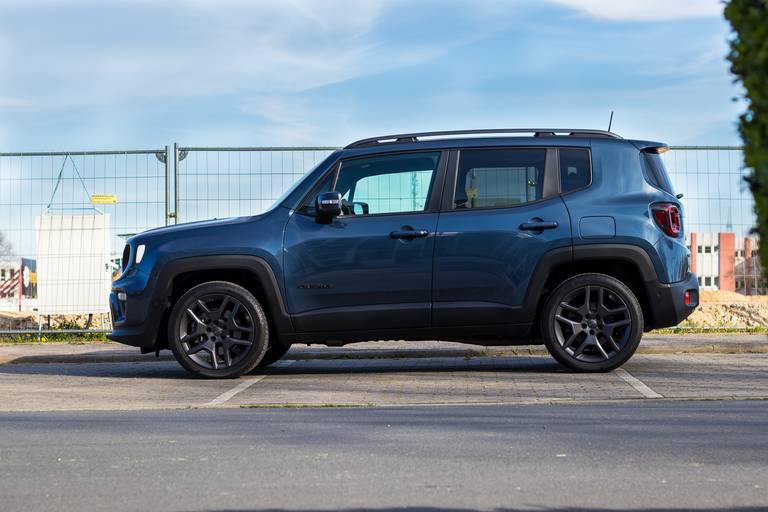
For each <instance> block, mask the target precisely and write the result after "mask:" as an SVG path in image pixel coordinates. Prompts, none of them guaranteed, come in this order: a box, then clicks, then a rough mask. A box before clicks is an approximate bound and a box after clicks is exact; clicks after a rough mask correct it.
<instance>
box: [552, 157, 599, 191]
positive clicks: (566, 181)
mask: <svg viewBox="0 0 768 512" xmlns="http://www.w3.org/2000/svg"><path fill="white" fill-rule="evenodd" d="M559 151H560V190H561V191H562V192H570V191H571V190H577V189H580V188H584V187H586V186H588V185H589V182H590V179H591V178H590V168H589V151H587V150H586V149H560V150H559Z"/></svg>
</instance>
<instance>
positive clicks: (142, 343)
mask: <svg viewBox="0 0 768 512" xmlns="http://www.w3.org/2000/svg"><path fill="white" fill-rule="evenodd" d="M123 293H125V294H126V296H127V297H126V298H127V300H120V299H119V297H118V295H119V294H123ZM165 306H166V305H165V304H164V303H163V302H162V298H153V297H151V296H150V294H149V293H148V292H146V291H145V292H144V293H139V294H130V293H126V292H125V290H123V289H120V288H115V289H113V290H112V293H110V294H109V308H110V311H111V313H112V319H113V323H114V325H113V329H112V332H111V333H109V334H108V335H107V338H109V339H110V340H112V341H116V342H118V343H122V344H124V345H130V346H132V347H140V348H142V349H146V350H155V349H157V348H158V347H159V348H163V343H164V341H165V333H164V332H163V331H164V329H163V319H164V313H165V310H166V307H165Z"/></svg>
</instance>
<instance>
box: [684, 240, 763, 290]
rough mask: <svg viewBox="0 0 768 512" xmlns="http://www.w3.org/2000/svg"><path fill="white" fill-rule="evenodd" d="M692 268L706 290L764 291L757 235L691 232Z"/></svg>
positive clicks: (687, 242) (687, 243)
mask: <svg viewBox="0 0 768 512" xmlns="http://www.w3.org/2000/svg"><path fill="white" fill-rule="evenodd" d="M685 242H686V245H687V246H688V248H689V249H690V250H691V262H690V263H691V270H692V271H693V272H695V273H696V274H697V275H698V277H699V286H700V287H701V288H702V289H704V290H723V291H731V292H738V293H743V294H745V295H763V294H765V293H766V282H765V279H764V278H763V277H762V271H761V270H762V269H761V266H760V260H759V257H758V254H757V249H758V244H759V241H758V238H757V237H756V236H748V237H745V238H738V239H737V238H736V234H735V233H728V232H720V233H697V232H691V233H688V234H687V235H686V237H685Z"/></svg>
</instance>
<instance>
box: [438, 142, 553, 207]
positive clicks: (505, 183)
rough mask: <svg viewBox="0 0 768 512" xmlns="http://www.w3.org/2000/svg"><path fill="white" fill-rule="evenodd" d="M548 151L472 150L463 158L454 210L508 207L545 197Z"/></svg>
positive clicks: (457, 181) (461, 157)
mask: <svg viewBox="0 0 768 512" xmlns="http://www.w3.org/2000/svg"><path fill="white" fill-rule="evenodd" d="M546 156H547V150H546V149H469V150H462V151H461V153H460V155H459V169H458V171H459V172H458V175H457V177H456V189H455V191H454V197H453V207H454V208H506V207H511V206H518V205H521V204H524V203H528V202H531V201H536V200H538V199H541V198H542V197H543V190H544V165H545V163H546Z"/></svg>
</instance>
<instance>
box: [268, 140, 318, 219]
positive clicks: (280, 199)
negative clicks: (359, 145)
mask: <svg viewBox="0 0 768 512" xmlns="http://www.w3.org/2000/svg"><path fill="white" fill-rule="evenodd" d="M331 156H333V153H331V154H330V155H328V157H326V158H323V159H322V160H320V162H318V163H317V164H315V165H314V166H313V167H312V168H311V169H310V170H308V171H307V172H305V173H304V174H303V175H302V176H301V177H300V178H299V179H297V180H296V181H294V182H293V184H292V185H291V186H290V187H288V189H287V190H286V191H285V192H283V193H282V194H280V197H278V198H277V199H275V202H274V203H272V205H271V206H270V207H269V208H268V210H272V209H273V208H275V207H277V206H279V205H280V204H281V203H282V202H283V201H285V200H286V199H287V198H288V196H290V195H291V194H292V193H293V192H294V191H295V190H296V189H297V188H298V187H299V185H301V184H302V183H303V182H304V180H305V179H306V178H307V176H309V175H310V174H312V173H313V172H315V171H316V170H317V169H319V168H320V167H322V166H323V165H325V162H327V161H328V158H330V157H331Z"/></svg>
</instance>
